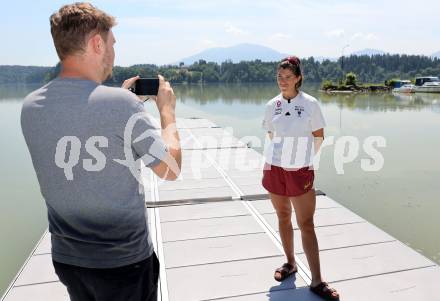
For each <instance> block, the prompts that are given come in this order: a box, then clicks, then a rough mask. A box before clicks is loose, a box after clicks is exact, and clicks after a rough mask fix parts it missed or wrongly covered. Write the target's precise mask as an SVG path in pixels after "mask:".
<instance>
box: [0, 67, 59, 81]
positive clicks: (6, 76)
mask: <svg viewBox="0 0 440 301" xmlns="http://www.w3.org/2000/svg"><path fill="white" fill-rule="evenodd" d="M52 69H53V67H37V66H13V65H2V66H0V83H42V82H44V79H45V76H46V74H48V72H50V71H51V70H52Z"/></svg>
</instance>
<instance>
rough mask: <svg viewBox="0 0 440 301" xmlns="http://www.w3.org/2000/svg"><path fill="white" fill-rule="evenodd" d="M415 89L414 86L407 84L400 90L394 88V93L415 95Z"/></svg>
mask: <svg viewBox="0 0 440 301" xmlns="http://www.w3.org/2000/svg"><path fill="white" fill-rule="evenodd" d="M415 87H416V86H415V85H413V84H405V85H403V86H400V87H399V88H394V89H393V93H414V92H415Z"/></svg>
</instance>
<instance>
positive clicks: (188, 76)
mask: <svg viewBox="0 0 440 301" xmlns="http://www.w3.org/2000/svg"><path fill="white" fill-rule="evenodd" d="M301 62H302V67H303V71H304V78H305V81H306V82H313V83H321V82H323V81H325V80H329V81H335V82H338V81H341V80H343V79H345V75H346V74H347V73H349V72H353V73H355V74H356V76H357V81H358V82H364V83H383V82H384V81H386V80H389V79H392V78H401V79H413V78H415V77H417V76H430V75H432V76H438V75H440V59H438V58H430V57H427V56H420V55H398V54H395V55H391V54H383V55H373V56H367V55H363V56H355V55H353V56H348V57H341V58H339V59H338V60H336V61H331V60H324V61H318V60H315V59H314V58H313V57H310V58H305V59H302V60H301ZM277 64H278V62H263V61H261V60H254V61H242V62H239V63H233V62H232V61H226V62H223V63H221V64H218V63H215V62H207V61H205V60H199V61H197V62H195V63H193V64H192V65H190V66H186V65H184V64H183V63H180V64H178V65H163V66H157V65H152V64H142V65H133V66H130V67H120V66H115V67H114V69H113V76H112V78H110V79H109V80H108V81H107V83H109V84H120V83H121V82H123V81H124V80H125V79H127V78H129V77H132V76H135V75H140V76H141V77H155V76H156V75H157V74H162V75H163V76H164V77H165V78H166V79H167V80H169V81H171V82H172V83H263V82H274V81H275V79H276V77H275V74H276V67H277ZM59 71H60V65H59V64H57V66H55V67H32V66H0V83H44V82H48V81H50V80H51V79H53V78H54V77H56V75H57V74H58V73H59Z"/></svg>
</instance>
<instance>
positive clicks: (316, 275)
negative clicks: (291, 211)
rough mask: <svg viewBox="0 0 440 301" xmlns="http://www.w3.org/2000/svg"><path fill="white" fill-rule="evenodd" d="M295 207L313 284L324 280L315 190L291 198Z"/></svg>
mask: <svg viewBox="0 0 440 301" xmlns="http://www.w3.org/2000/svg"><path fill="white" fill-rule="evenodd" d="M290 200H291V202H292V204H293V207H294V208H295V215H296V221H297V223H298V227H299V229H300V231H301V239H302V244H303V248H304V253H305V254H306V257H307V262H308V263H309V267H310V272H311V273H312V283H311V285H312V286H316V285H318V284H319V283H321V282H322V279H321V267H320V262H319V247H318V240H317V239H316V234H315V225H314V222H313V215H314V213H315V207H316V196H315V190H314V189H311V190H309V191H308V192H306V193H305V194H303V195H300V196H298V197H291V198H290Z"/></svg>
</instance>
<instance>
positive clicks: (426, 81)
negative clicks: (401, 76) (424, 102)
mask: <svg viewBox="0 0 440 301" xmlns="http://www.w3.org/2000/svg"><path fill="white" fill-rule="evenodd" d="M414 92H417V93H420V92H422V93H440V79H439V78H438V77H437V76H426V77H417V78H416V84H415V87H414Z"/></svg>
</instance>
